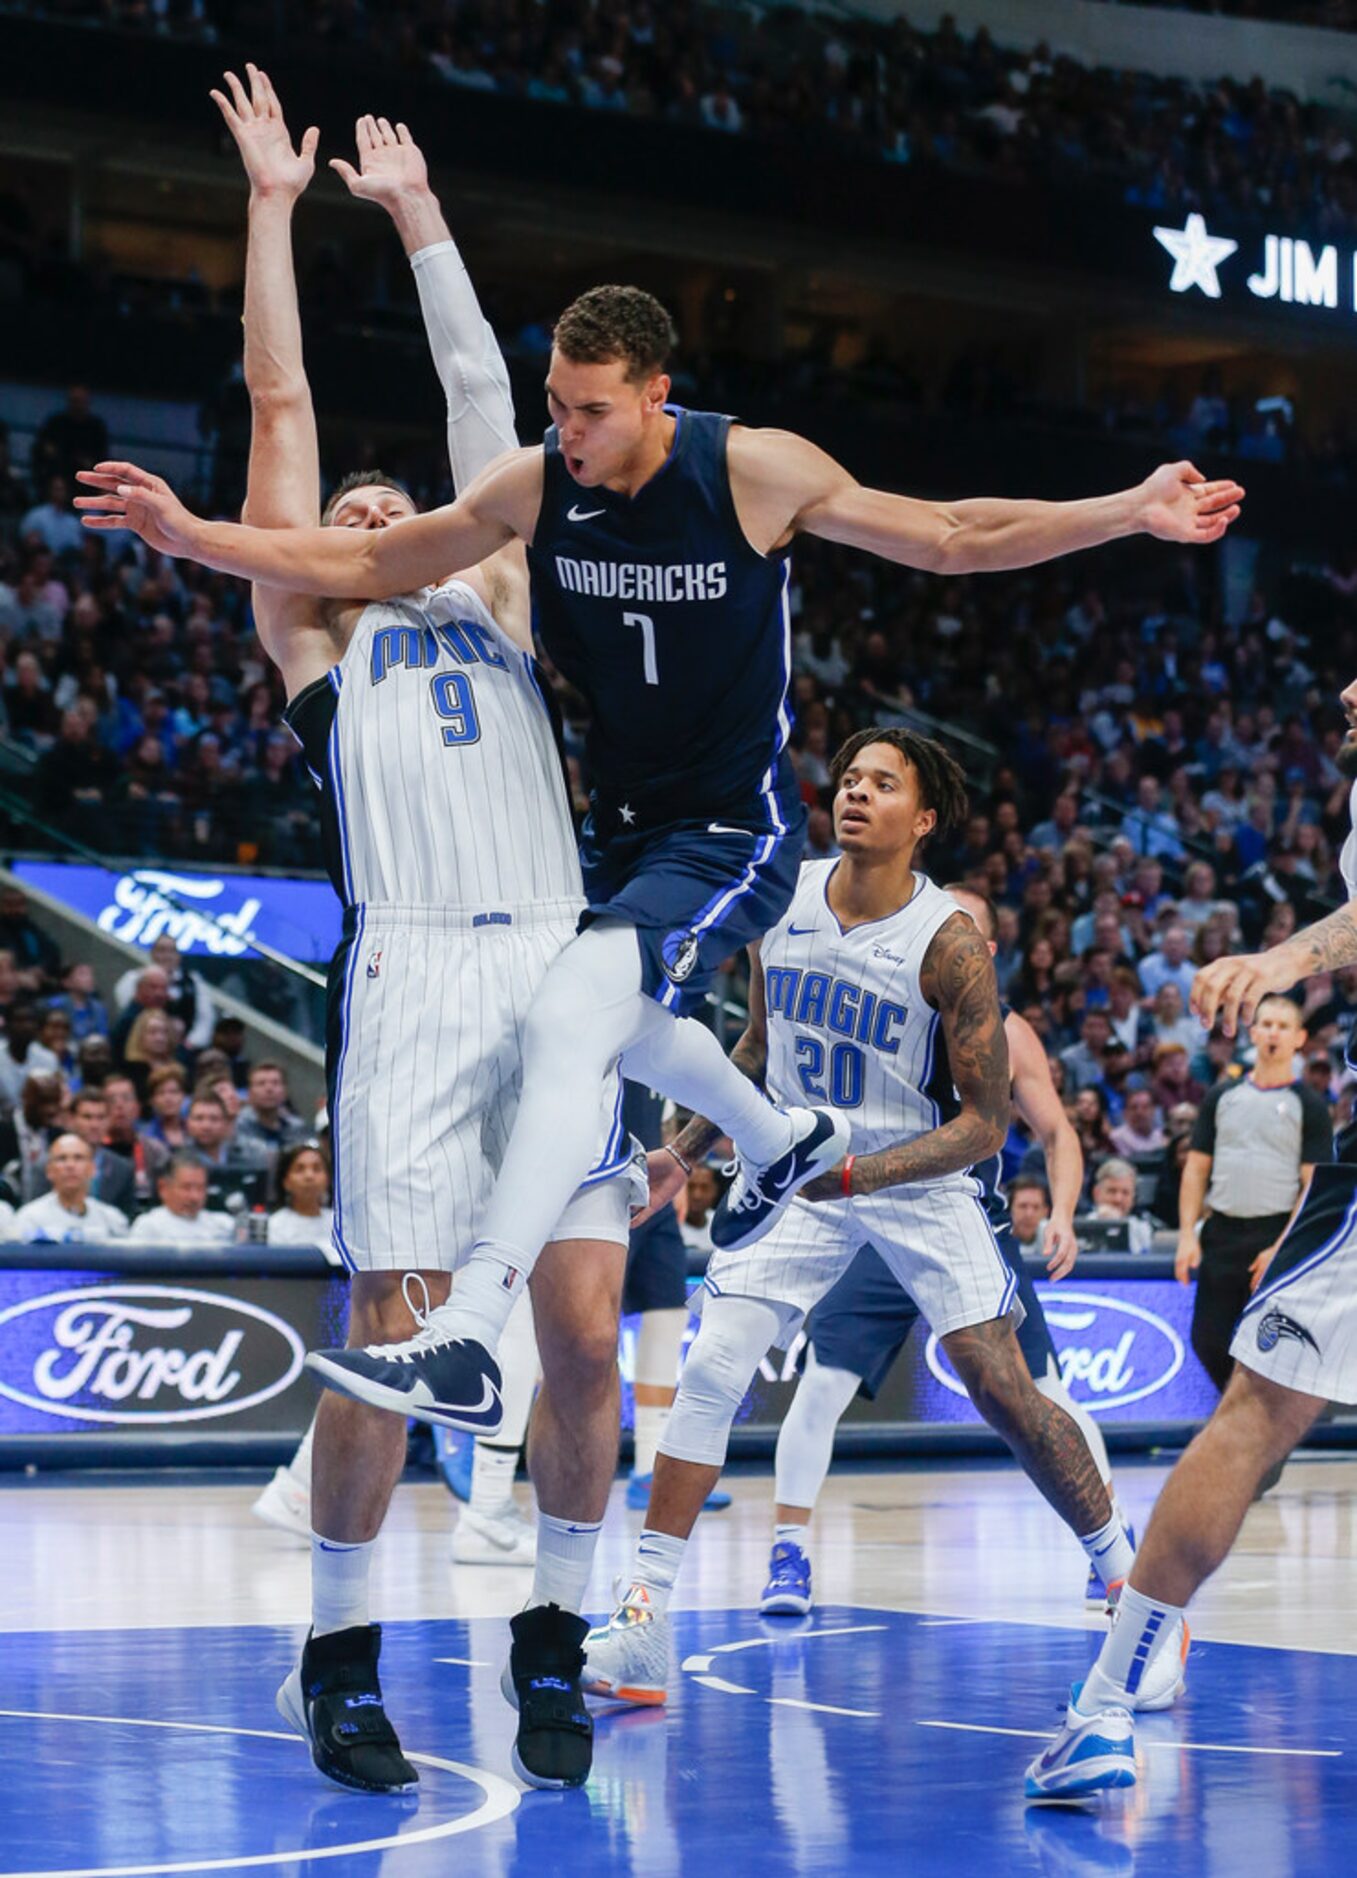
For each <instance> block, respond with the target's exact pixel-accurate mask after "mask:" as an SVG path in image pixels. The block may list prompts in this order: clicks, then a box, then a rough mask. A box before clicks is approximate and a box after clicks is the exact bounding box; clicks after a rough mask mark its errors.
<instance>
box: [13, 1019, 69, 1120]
mask: <svg viewBox="0 0 1357 1878" xmlns="http://www.w3.org/2000/svg"><path fill="white" fill-rule="evenodd" d="M41 1021H42V1020H41V1018H40V1017H39V1015H38V1007H37V1005H36V1004H34V1003H33V1001H32V999H31V998H16V999H15V1000H14V1002H13V1004H11V1005H10V1007H9V1011H8V1013H7V1014H6V1017H5V1034H4V1036H3V1037H0V1101H3V1102H6V1103H8V1105H9V1106H10V1107H11V1108H13V1107H14V1106H15V1104H16V1103H17V1102H18V1101H19V1098H20V1096H21V1094H22V1093H23V1086H24V1084H25V1082H27V1080H28V1078H29V1077H30V1076H46V1075H51V1074H52V1073H53V1072H54V1071H55V1070H59V1069H60V1068H61V1064H60V1061H59V1060H58V1058H57V1056H56V1054H55V1052H54V1051H52V1050H49V1049H48V1048H47V1046H46V1045H45V1044H42V1043H39V1042H38V1030H39V1028H40V1025H41Z"/></svg>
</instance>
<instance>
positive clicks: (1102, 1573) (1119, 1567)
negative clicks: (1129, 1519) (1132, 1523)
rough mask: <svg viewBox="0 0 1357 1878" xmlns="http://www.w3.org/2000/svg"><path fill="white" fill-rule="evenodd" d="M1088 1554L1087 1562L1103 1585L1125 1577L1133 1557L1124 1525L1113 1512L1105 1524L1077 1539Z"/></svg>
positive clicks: (1133, 1553)
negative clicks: (1085, 1536)
mask: <svg viewBox="0 0 1357 1878" xmlns="http://www.w3.org/2000/svg"><path fill="white" fill-rule="evenodd" d="M1079 1543H1080V1545H1081V1546H1083V1548H1084V1550H1085V1552H1086V1553H1087V1554H1088V1562H1089V1564H1090V1565H1091V1566H1092V1567H1093V1569H1094V1571H1095V1572H1097V1574H1098V1576H1099V1577H1100V1578H1101V1579H1102V1581H1103V1583H1104V1584H1105V1585H1112V1584H1115V1583H1116V1582H1117V1580H1118V1579H1119V1578H1125V1577H1126V1575H1127V1573H1128V1572H1129V1571H1130V1569H1131V1565H1132V1563H1133V1561H1134V1559H1135V1552H1134V1550H1133V1549H1132V1546H1131V1541H1130V1538H1129V1536H1128V1534H1127V1531H1126V1528H1125V1526H1123V1524H1122V1522H1121V1520H1120V1519H1119V1518H1118V1516H1117V1514H1116V1513H1115V1512H1114V1513H1113V1515H1112V1517H1111V1519H1109V1520H1108V1522H1107V1524H1106V1525H1105V1526H1101V1527H1100V1528H1099V1529H1098V1531H1097V1532H1091V1533H1089V1535H1088V1537H1087V1538H1081V1539H1080V1541H1079Z"/></svg>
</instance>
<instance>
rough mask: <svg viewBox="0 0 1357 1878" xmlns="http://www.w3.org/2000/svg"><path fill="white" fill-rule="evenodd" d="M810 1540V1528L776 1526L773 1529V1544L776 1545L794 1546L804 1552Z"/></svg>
mask: <svg viewBox="0 0 1357 1878" xmlns="http://www.w3.org/2000/svg"><path fill="white" fill-rule="evenodd" d="M809 1538H810V1527H809V1526H774V1527H773V1544H774V1545H794V1546H796V1547H797V1549H798V1550H799V1551H802V1552H804V1551H805V1549H806V1544H807V1541H808V1540H809Z"/></svg>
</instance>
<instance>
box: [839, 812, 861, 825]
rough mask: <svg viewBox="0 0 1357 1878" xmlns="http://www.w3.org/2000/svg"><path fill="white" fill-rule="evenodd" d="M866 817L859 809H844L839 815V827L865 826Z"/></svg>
mask: <svg viewBox="0 0 1357 1878" xmlns="http://www.w3.org/2000/svg"><path fill="white" fill-rule="evenodd" d="M867 822H868V817H867V816H866V814H864V812H863V811H862V810H861V809H845V810H844V812H843V814H842V815H841V816H840V817H839V827H840V828H865V827H866V826H867Z"/></svg>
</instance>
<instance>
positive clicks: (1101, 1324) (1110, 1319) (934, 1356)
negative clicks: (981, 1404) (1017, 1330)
mask: <svg viewBox="0 0 1357 1878" xmlns="http://www.w3.org/2000/svg"><path fill="white" fill-rule="evenodd" d="M1037 1289H1038V1292H1039V1293H1040V1296H1041V1301H1042V1305H1043V1307H1044V1309H1045V1312H1046V1322H1047V1324H1048V1325H1049V1326H1050V1331H1051V1340H1052V1342H1053V1343H1054V1344H1055V1347H1056V1354H1057V1356H1058V1357H1059V1359H1060V1373H1061V1376H1062V1377H1063V1378H1064V1382H1065V1387H1066V1388H1067V1389H1068V1390H1069V1392H1070V1394H1071V1395H1072V1396H1073V1398H1074V1400H1075V1401H1076V1402H1079V1403H1081V1404H1082V1405H1083V1406H1084V1407H1085V1408H1086V1409H1089V1410H1090V1411H1091V1412H1092V1413H1093V1414H1095V1415H1096V1414H1102V1413H1105V1412H1106V1411H1107V1410H1109V1409H1116V1408H1124V1407H1125V1406H1126V1405H1127V1404H1128V1403H1130V1402H1143V1401H1144V1400H1146V1398H1147V1397H1149V1396H1153V1395H1157V1394H1158V1392H1159V1391H1160V1390H1161V1389H1166V1388H1167V1387H1168V1385H1169V1384H1170V1383H1171V1382H1172V1381H1173V1379H1174V1377H1175V1376H1176V1375H1177V1374H1178V1372H1179V1370H1180V1369H1181V1368H1182V1367H1183V1361H1184V1357H1185V1354H1186V1352H1185V1350H1184V1347H1183V1340H1182V1338H1181V1337H1180V1336H1179V1335H1178V1332H1177V1331H1176V1330H1175V1329H1174V1328H1173V1326H1172V1324H1170V1323H1168V1322H1166V1320H1165V1319H1164V1318H1162V1317H1160V1316H1159V1315H1158V1314H1157V1313H1156V1312H1154V1311H1150V1310H1147V1309H1146V1308H1145V1306H1144V1305H1141V1304H1131V1303H1129V1302H1128V1301H1127V1300H1126V1299H1125V1298H1114V1297H1110V1296H1108V1295H1107V1294H1106V1293H1105V1292H1101V1291H1072V1290H1070V1289H1068V1288H1067V1287H1066V1286H1065V1285H1059V1286H1053V1285H1039V1286H1038V1287H1037ZM927 1361H928V1367H929V1369H930V1370H931V1371H932V1372H933V1374H934V1376H936V1378H937V1379H938V1381H939V1382H940V1383H942V1385H943V1387H944V1388H947V1389H950V1390H951V1391H952V1393H953V1394H954V1395H963V1396H964V1395H965V1394H966V1390H965V1387H964V1385H963V1384H962V1382H961V1380H960V1378H959V1377H958V1376H957V1374H956V1371H955V1370H954V1369H953V1368H952V1366H951V1364H950V1363H949V1362H948V1361H947V1357H946V1354H945V1352H944V1351H943V1350H942V1348H941V1346H940V1345H939V1343H938V1340H937V1338H936V1337H930V1338H929V1339H928V1349H927Z"/></svg>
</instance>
